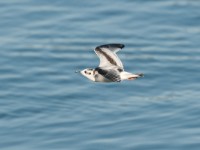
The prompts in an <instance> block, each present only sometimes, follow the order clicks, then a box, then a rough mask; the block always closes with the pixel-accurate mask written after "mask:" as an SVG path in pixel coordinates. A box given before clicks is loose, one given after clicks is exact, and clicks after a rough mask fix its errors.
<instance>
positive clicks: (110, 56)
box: [79, 44, 144, 82]
mask: <svg viewBox="0 0 200 150" xmlns="http://www.w3.org/2000/svg"><path fill="white" fill-rule="evenodd" d="M122 48H124V44H106V45H100V46H97V47H96V48H95V49H94V51H95V53H96V54H97V56H98V57H99V59H100V64H99V66H98V67H96V68H94V69H91V68H87V69H84V70H82V71H79V72H80V73H81V74H82V75H83V76H84V77H86V78H88V79H90V80H92V81H94V82H120V81H123V80H135V79H137V78H139V77H143V76H144V75H143V73H136V74H133V73H129V72H126V71H125V70H124V67H123V64H122V62H121V60H120V59H119V57H118V56H117V54H116V53H117V52H118V51H119V50H121V49H122Z"/></svg>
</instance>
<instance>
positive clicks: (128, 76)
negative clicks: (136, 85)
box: [120, 72, 144, 80]
mask: <svg viewBox="0 0 200 150" xmlns="http://www.w3.org/2000/svg"><path fill="white" fill-rule="evenodd" d="M120 76H121V80H135V79H137V78H139V77H143V76H144V74H143V73H138V74H132V73H129V72H121V74H120Z"/></svg>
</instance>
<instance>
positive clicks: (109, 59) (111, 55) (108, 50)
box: [94, 44, 124, 69]
mask: <svg viewBox="0 0 200 150" xmlns="http://www.w3.org/2000/svg"><path fill="white" fill-rule="evenodd" d="M122 48H124V44H106V45H100V46H97V47H96V48H95V50H94V51H95V53H96V54H97V56H98V57H99V59H100V64H99V67H108V66H113V65H114V66H118V67H120V68H122V69H123V64H122V62H121V60H120V59H119V57H118V56H117V54H116V53H117V52H118V51H119V50H120V49H122Z"/></svg>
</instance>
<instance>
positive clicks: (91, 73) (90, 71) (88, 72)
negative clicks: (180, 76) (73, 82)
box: [80, 68, 95, 81]
mask: <svg viewBox="0 0 200 150" xmlns="http://www.w3.org/2000/svg"><path fill="white" fill-rule="evenodd" d="M80 73H81V74H82V75H83V76H85V77H86V78H88V79H90V80H92V81H95V78H94V69H91V68H86V69H84V70H82V71H80Z"/></svg>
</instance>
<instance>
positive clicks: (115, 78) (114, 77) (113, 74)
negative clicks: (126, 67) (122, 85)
mask: <svg viewBox="0 0 200 150" xmlns="http://www.w3.org/2000/svg"><path fill="white" fill-rule="evenodd" d="M96 71H98V73H99V74H101V75H102V76H104V77H105V78H107V79H108V80H111V81H112V82H120V81H121V77H120V75H119V73H118V72H117V71H116V70H114V69H110V70H106V69H101V68H96Z"/></svg>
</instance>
